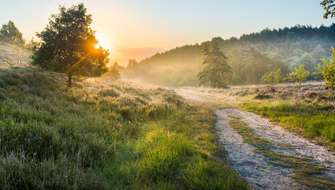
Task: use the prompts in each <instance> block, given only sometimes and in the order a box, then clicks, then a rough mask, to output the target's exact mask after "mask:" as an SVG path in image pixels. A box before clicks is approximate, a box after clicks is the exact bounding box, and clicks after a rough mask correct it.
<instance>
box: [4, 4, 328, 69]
mask: <svg viewBox="0 0 335 190" xmlns="http://www.w3.org/2000/svg"><path fill="white" fill-rule="evenodd" d="M81 2H82V3H84V4H85V6H86V7H87V9H88V12H89V13H90V14H92V16H93V20H94V23H93V28H94V29H95V30H96V31H97V32H98V33H99V34H100V35H101V36H104V38H106V40H105V41H108V43H109V45H110V46H111V47H112V58H113V60H118V61H119V62H121V64H123V63H125V62H126V61H127V60H128V59H133V58H135V59H143V58H145V57H147V56H150V55H152V54H154V53H156V52H159V51H164V50H168V49H171V48H174V47H177V46H182V45H186V44H195V43H200V42H203V41H207V40H210V39H211V38H213V37H216V36H220V37H222V38H230V37H233V36H234V37H239V36H240V35H242V34H247V33H251V32H258V31H261V30H262V29H265V28H281V27H285V26H294V25H297V24H307V25H312V26H319V25H321V24H324V25H329V24H331V22H332V20H325V19H323V18H322V14H323V10H322V7H321V6H320V0H1V1H0V24H4V23H6V22H8V20H12V21H14V23H15V24H16V25H17V26H18V28H19V29H20V30H21V31H22V33H23V34H24V37H25V38H26V39H31V38H32V36H34V35H35V34H36V32H40V31H41V30H42V29H43V28H44V27H45V26H46V25H47V23H48V18H49V17H50V15H51V14H54V13H57V12H58V6H59V5H64V6H71V5H73V4H77V3H81ZM105 43H106V42H105Z"/></svg>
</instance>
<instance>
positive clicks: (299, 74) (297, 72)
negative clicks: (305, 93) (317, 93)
mask: <svg viewBox="0 0 335 190" xmlns="http://www.w3.org/2000/svg"><path fill="white" fill-rule="evenodd" d="M309 76H310V72H309V71H308V70H306V69H305V65H304V64H301V65H299V66H298V67H296V68H295V69H294V70H293V71H292V72H291V73H289V74H288V76H287V79H288V80H289V81H293V82H298V83H299V85H301V83H302V82H304V81H306V79H307V78H308V77H309Z"/></svg>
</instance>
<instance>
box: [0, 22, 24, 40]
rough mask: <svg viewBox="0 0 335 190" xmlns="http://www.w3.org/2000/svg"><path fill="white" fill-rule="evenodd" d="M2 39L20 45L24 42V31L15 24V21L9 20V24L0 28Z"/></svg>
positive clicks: (0, 38)
mask: <svg viewBox="0 0 335 190" xmlns="http://www.w3.org/2000/svg"><path fill="white" fill-rule="evenodd" d="M0 40H2V41H6V42H12V43H16V44H20V45H23V44H24V40H23V37H22V33H21V32H20V31H19V29H18V28H17V27H16V26H15V24H14V22H13V21H8V23H7V24H4V25H2V27H1V29H0Z"/></svg>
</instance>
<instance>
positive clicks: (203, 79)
mask: <svg viewBox="0 0 335 190" xmlns="http://www.w3.org/2000/svg"><path fill="white" fill-rule="evenodd" d="M204 55H205V59H204V61H203V64H204V65H205V67H204V68H203V70H202V71H201V72H200V73H199V74H198V77H199V81H200V84H201V85H209V86H211V87H226V86H227V85H228V83H229V82H230V81H231V78H232V71H231V67H230V66H229V65H228V63H227V57H226V56H225V55H224V54H223V53H222V51H221V50H220V48H219V46H218V44H217V42H215V41H213V42H212V43H211V45H209V46H207V47H206V48H205V49H204Z"/></svg>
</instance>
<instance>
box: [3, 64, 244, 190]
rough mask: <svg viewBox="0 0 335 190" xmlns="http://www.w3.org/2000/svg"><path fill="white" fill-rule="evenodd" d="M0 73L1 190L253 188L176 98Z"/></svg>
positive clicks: (201, 120) (208, 117) (202, 118)
mask: <svg viewBox="0 0 335 190" xmlns="http://www.w3.org/2000/svg"><path fill="white" fill-rule="evenodd" d="M65 85H66V82H65V79H64V78H63V77H62V75H59V74H54V73H47V72H44V71H40V70H38V69H33V68H21V69H13V70H6V71H0V189H1V190H15V189H20V190H25V189H37V190H39V189H41V190H44V189H51V190H52V189H98V190H99V189H248V186H247V184H246V182H245V181H243V180H242V179H241V178H240V177H239V176H238V175H237V174H236V173H235V172H234V171H233V170H232V169H231V168H230V167H229V165H228V163H227V162H226V161H225V160H221V159H218V157H217V154H218V152H219V149H218V147H217V143H216V137H215V135H214V132H213V128H212V127H213V122H214V118H213V114H212V113H211V111H209V110H208V109H207V108H205V107H198V106H190V105H188V104H186V103H184V102H183V100H182V99H181V98H180V97H178V96H176V95H175V94H174V93H172V92H170V91H167V90H162V89H157V90H140V89H135V88H132V87H129V86H127V85H125V84H122V83H119V84H118V83H115V84H108V85H105V84H100V83H96V84H92V83H88V82H82V83H77V84H76V85H75V87H74V88H72V89H68V88H66V86H65Z"/></svg>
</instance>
